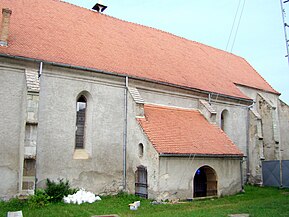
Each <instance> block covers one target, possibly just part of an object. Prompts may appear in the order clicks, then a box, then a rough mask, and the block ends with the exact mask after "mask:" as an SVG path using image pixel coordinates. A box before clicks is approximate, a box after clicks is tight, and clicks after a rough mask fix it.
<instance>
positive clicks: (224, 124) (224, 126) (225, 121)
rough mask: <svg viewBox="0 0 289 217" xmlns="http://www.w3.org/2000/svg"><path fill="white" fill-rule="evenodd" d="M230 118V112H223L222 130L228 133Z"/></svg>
mask: <svg viewBox="0 0 289 217" xmlns="http://www.w3.org/2000/svg"><path fill="white" fill-rule="evenodd" d="M228 116H229V112H228V110H226V109H225V110H223V111H222V113H221V129H222V130H223V131H224V132H226V131H227V128H228Z"/></svg>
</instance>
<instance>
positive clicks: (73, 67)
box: [0, 53, 253, 104]
mask: <svg viewBox="0 0 289 217" xmlns="http://www.w3.org/2000/svg"><path fill="white" fill-rule="evenodd" d="M0 57H6V58H11V59H16V60H25V61H30V62H39V63H40V62H43V63H46V64H49V65H53V66H58V67H64V68H71V69H77V70H84V71H91V72H98V73H102V74H107V75H114V76H120V77H124V78H125V77H128V78H132V79H136V80H141V81H147V82H153V83H156V84H161V85H165V86H170V87H176V88H181V89H184V90H191V91H196V92H199V93H203V94H208V95H209V94H218V95H219V96H221V97H224V98H228V99H232V100H238V101H243V102H244V103H246V104H252V101H253V100H252V99H249V98H242V97H236V96H230V95H226V94H221V93H216V92H211V91H207V90H201V89H197V88H192V87H187V86H181V85H177V84H172V83H168V82H163V81H157V80H153V79H148V78H142V77H138V76H131V75H127V74H121V73H117V72H108V71H103V70H100V69H94V68H88V67H83V66H75V65H69V64H65V63H57V62H50V61H47V60H40V59H34V58H30V57H23V56H15V55H9V54H3V53H0Z"/></svg>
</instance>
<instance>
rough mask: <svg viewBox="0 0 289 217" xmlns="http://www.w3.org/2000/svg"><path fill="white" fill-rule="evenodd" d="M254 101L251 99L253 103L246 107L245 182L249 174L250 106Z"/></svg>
mask: <svg viewBox="0 0 289 217" xmlns="http://www.w3.org/2000/svg"><path fill="white" fill-rule="evenodd" d="M254 103H255V101H253V103H252V104H251V105H249V106H248V107H247V123H246V130H247V135H246V137H247V139H246V155H247V158H246V164H247V165H246V166H247V169H246V173H247V174H246V183H248V179H249V175H250V157H249V145H250V138H249V137H250V108H252V107H253V106H254Z"/></svg>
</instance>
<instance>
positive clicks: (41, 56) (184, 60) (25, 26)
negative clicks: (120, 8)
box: [0, 0, 278, 98]
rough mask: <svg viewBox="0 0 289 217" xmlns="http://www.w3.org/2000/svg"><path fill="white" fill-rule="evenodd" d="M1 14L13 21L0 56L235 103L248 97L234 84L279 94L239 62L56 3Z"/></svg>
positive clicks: (22, 5)
mask: <svg viewBox="0 0 289 217" xmlns="http://www.w3.org/2000/svg"><path fill="white" fill-rule="evenodd" d="M1 8H10V9H11V10H12V16H11V23H10V36H9V42H8V43H9V46H8V47H0V54H1V53H2V54H5V55H7V54H8V55H13V56H21V57H28V58H33V59H38V60H45V61H49V62H56V63H63V64H68V65H73V66H81V67H87V68H92V69H97V70H103V71H108V72H115V73H120V74H125V75H129V76H134V77H140V78H146V79H150V80H155V81H161V82H165V83H169V84H174V85H181V86H184V87H189V88H196V89H200V90H206V91H210V92H215V93H220V94H225V95H230V96H234V97H240V98H247V97H246V96H245V95H244V94H243V93H242V92H241V91H240V90H239V89H238V88H237V87H236V85H235V83H237V84H242V85H245V86H250V87H254V88H258V89H262V90H265V91H269V92H272V93H276V94H278V92H276V91H275V90H274V89H273V88H272V87H271V86H270V85H269V84H268V83H267V82H266V81H265V80H264V79H263V78H262V77H261V76H260V75H259V74H258V73H257V72H256V71H255V70H254V69H253V68H252V67H251V66H250V65H249V64H248V63H247V62H246V61H245V60H244V59H242V58H240V57H238V56H235V55H233V54H229V53H227V52H224V51H221V50H218V49H215V48H212V47H209V46H206V45H203V44H200V43H197V42H194V41H190V40H187V39H184V38H181V37H177V36H175V35H172V34H170V33H166V32H163V31H160V30H156V29H153V28H150V27H145V26H142V25H138V24H134V23H129V22H126V21H122V20H119V19H116V18H113V17H110V16H107V15H104V14H100V13H97V12H93V11H91V10H87V9H84V8H81V7H78V6H75V5H71V4H69V3H65V2H61V1H58V0H37V1H35V0H25V1H19V0H1V1H0V9H1ZM0 16H1V17H0V20H1V18H2V14H1V15H0ZM248 49H249V48H248Z"/></svg>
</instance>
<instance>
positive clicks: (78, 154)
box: [73, 149, 89, 160]
mask: <svg viewBox="0 0 289 217" xmlns="http://www.w3.org/2000/svg"><path fill="white" fill-rule="evenodd" d="M73 159H74V160H87V159H89V155H88V153H87V151H86V150H85V149H75V150H74V153H73Z"/></svg>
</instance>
